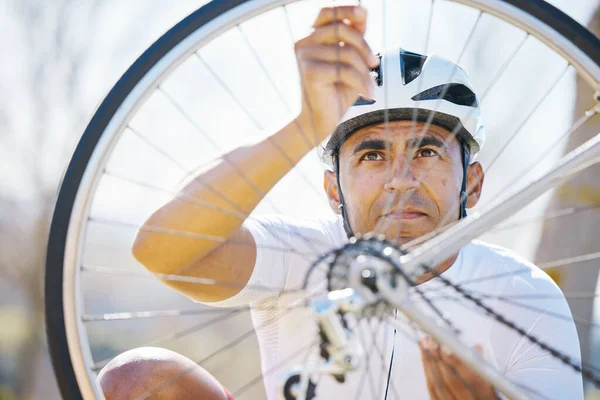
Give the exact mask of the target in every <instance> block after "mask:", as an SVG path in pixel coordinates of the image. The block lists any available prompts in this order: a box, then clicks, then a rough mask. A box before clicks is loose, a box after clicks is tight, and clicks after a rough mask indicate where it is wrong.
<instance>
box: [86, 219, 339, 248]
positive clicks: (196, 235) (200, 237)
mask: <svg viewBox="0 0 600 400" xmlns="http://www.w3.org/2000/svg"><path fill="white" fill-rule="evenodd" d="M89 221H90V222H95V223H98V224H103V225H112V226H121V227H125V228H131V229H139V230H141V231H145V232H155V233H163V234H166V235H173V236H181V237H186V238H190V239H198V240H205V241H209V242H216V243H225V242H227V243H232V244H235V245H239V246H254V244H252V243H247V242H242V241H237V240H232V239H228V238H225V237H222V236H211V235H204V234H201V233H193V232H187V231H182V230H178V229H169V228H162V227H160V226H152V225H139V224H133V223H129V222H124V221H114V220H110V219H104V218H95V217H90V218H89ZM271 233H273V232H271ZM313 242H317V243H319V244H320V245H322V246H324V247H327V245H326V244H325V243H322V242H320V241H319V240H313ZM288 246H289V244H288ZM258 247H259V248H263V249H270V250H276V251H281V252H288V253H293V254H297V255H299V256H302V257H304V258H306V257H310V256H314V255H315V254H319V252H318V251H315V253H313V254H311V253H303V252H300V251H298V250H295V249H293V248H292V247H291V246H290V247H285V248H284V247H277V246H269V245H261V246H258Z"/></svg>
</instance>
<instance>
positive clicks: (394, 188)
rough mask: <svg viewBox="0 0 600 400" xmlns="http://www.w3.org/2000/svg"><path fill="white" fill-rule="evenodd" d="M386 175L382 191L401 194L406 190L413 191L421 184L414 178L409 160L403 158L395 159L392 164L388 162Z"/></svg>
mask: <svg viewBox="0 0 600 400" xmlns="http://www.w3.org/2000/svg"><path fill="white" fill-rule="evenodd" d="M386 174H387V177H386V183H385V185H384V189H385V190H386V191H388V192H400V193H403V192H405V191H408V190H415V189H417V188H418V187H419V185H420V184H421V182H420V180H419V179H417V177H416V176H415V171H413V168H412V165H411V160H410V159H407V157H404V156H402V157H397V159H395V160H394V161H393V162H390V164H389V165H388V170H387V171H386Z"/></svg>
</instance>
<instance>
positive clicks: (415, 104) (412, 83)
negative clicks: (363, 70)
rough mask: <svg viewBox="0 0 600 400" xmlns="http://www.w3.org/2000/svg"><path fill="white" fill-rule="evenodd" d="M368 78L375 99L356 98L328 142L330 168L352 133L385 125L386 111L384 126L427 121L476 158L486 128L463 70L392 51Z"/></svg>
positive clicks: (435, 58) (438, 60) (429, 58)
mask: <svg viewBox="0 0 600 400" xmlns="http://www.w3.org/2000/svg"><path fill="white" fill-rule="evenodd" d="M380 58H381V56H380ZM372 74H373V75H374V78H375V80H376V82H377V86H376V88H375V96H374V98H373V99H366V98H362V97H361V98H360V99H359V100H358V101H357V102H356V103H355V104H354V105H353V106H352V107H350V109H349V110H348V112H347V113H346V114H345V115H344V117H343V118H342V120H341V122H340V124H339V125H338V127H337V129H336V131H335V132H334V133H333V135H332V136H331V138H330V139H329V141H328V143H327V146H326V148H325V150H326V152H325V160H326V161H328V162H329V163H330V164H331V161H332V159H331V158H332V157H335V156H336V155H337V152H338V151H339V149H340V147H341V145H342V144H343V143H344V142H345V141H346V139H348V137H350V136H351V135H352V134H354V133H355V132H356V131H358V130H359V129H361V128H364V127H367V126H370V125H374V124H378V123H382V122H384V118H385V109H386V108H387V114H388V119H389V121H398V120H412V119H415V120H416V121H420V122H427V121H428V119H431V123H432V124H434V125H438V126H440V127H442V128H445V129H446V130H448V131H450V132H452V133H454V134H455V135H456V137H457V138H458V139H460V141H461V142H462V143H463V144H464V145H466V146H467V148H468V150H469V153H470V160H473V159H474V158H475V156H476V155H477V153H478V152H479V150H480V149H481V148H482V147H483V143H484V141H485V129H484V127H483V125H482V122H481V110H480V108H479V103H478V101H477V97H476V95H475V92H474V90H473V87H472V86H471V83H470V81H469V78H468V76H467V74H466V73H465V71H464V70H463V69H462V68H460V67H459V66H458V65H457V64H455V63H453V62H452V61H450V60H447V59H445V58H442V57H438V56H436V55H430V56H424V55H421V54H416V53H411V52H408V51H405V50H402V49H399V50H398V49H396V50H392V51H388V52H386V53H385V54H384V55H383V59H381V62H380V64H379V66H378V67H377V68H375V69H374V70H373V73H372ZM386 92H387V93H386ZM386 96H387V102H386Z"/></svg>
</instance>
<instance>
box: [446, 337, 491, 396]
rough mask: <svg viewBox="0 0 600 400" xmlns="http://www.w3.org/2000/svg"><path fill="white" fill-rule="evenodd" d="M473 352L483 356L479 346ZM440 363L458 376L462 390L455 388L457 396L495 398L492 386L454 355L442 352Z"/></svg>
mask: <svg viewBox="0 0 600 400" xmlns="http://www.w3.org/2000/svg"><path fill="white" fill-rule="evenodd" d="M475 350H476V351H477V352H478V353H479V354H480V355H483V348H482V347H481V346H476V348H475ZM442 361H443V362H444V363H445V364H446V365H448V366H452V367H453V369H454V372H455V373H454V375H455V376H456V375H459V376H460V378H459V379H460V380H461V387H462V389H461V387H457V390H458V392H457V394H458V395H460V396H464V398H474V399H480V398H481V399H488V398H489V399H495V398H496V396H495V391H494V388H493V386H491V385H490V384H489V383H487V382H486V381H485V380H484V379H483V378H482V377H481V376H480V375H479V374H477V372H476V371H473V370H472V369H471V368H470V367H469V366H467V365H466V364H464V363H463V362H462V361H461V360H460V359H459V358H458V357H457V356H456V355H454V354H453V353H451V352H447V351H446V352H442ZM461 378H462V379H461ZM468 396H471V397H468ZM461 398H462V397H461Z"/></svg>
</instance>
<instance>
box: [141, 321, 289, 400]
mask: <svg viewBox="0 0 600 400" xmlns="http://www.w3.org/2000/svg"><path fill="white" fill-rule="evenodd" d="M289 312H290V311H289V310H288V311H287V312H286V313H285V314H284V315H287V314H288V313H289ZM271 323H272V322H271V321H269V322H266V323H263V324H261V325H259V326H254V327H253V328H252V329H250V330H249V331H246V332H245V333H243V334H241V335H240V336H238V337H236V338H235V339H233V340H231V341H230V342H228V343H227V344H225V345H224V346H222V347H221V348H219V349H217V350H215V351H213V352H212V353H210V354H209V355H207V356H205V357H204V358H202V359H201V360H199V361H196V362H195V364H196V365H202V364H204V363H206V362H207V361H209V360H211V359H213V358H215V357H217V356H219V355H220V354H223V352H225V351H228V350H231V349H232V348H233V347H235V346H237V345H239V344H240V343H242V342H243V341H245V340H247V339H248V338H250V337H252V335H253V334H255V333H258V331H259V330H261V329H264V328H266V327H267V326H269V325H270V324H271ZM196 365H195V366H192V367H190V368H188V369H186V370H185V371H183V372H181V373H179V374H177V375H175V376H173V377H171V378H169V379H168V380H166V382H164V383H163V384H161V385H160V386H159V387H157V388H155V389H154V390H153V393H156V392H159V391H160V390H162V389H164V388H166V387H168V386H169V385H172V384H174V383H175V382H177V381H178V380H179V379H181V378H182V377H183V376H185V375H186V374H188V373H189V372H191V371H192V370H193V369H194V368H195V367H196ZM153 393H147V394H146V395H144V396H141V397H139V398H138V399H148V398H149V397H150V396H152V394H153Z"/></svg>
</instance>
